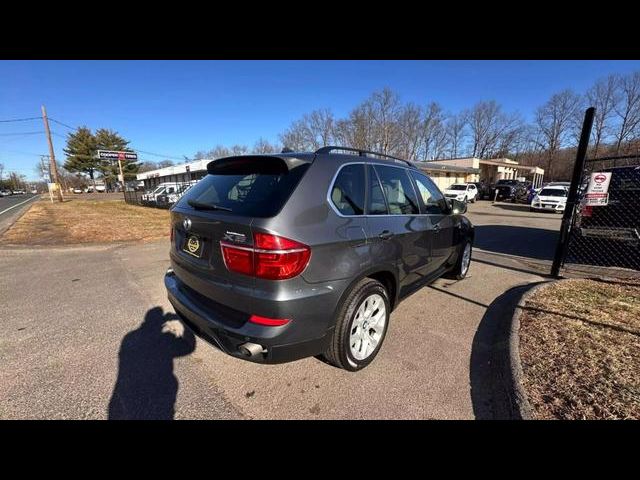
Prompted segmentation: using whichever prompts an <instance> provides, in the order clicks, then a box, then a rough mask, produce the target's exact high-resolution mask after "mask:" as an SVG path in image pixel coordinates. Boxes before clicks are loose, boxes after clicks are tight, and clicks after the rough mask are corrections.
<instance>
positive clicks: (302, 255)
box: [220, 233, 311, 280]
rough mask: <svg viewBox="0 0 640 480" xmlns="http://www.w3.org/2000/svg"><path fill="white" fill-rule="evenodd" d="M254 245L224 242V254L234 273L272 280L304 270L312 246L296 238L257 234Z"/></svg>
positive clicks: (222, 244)
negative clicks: (247, 245)
mask: <svg viewBox="0 0 640 480" xmlns="http://www.w3.org/2000/svg"><path fill="white" fill-rule="evenodd" d="M253 244H254V245H253V247H240V246H237V245H233V244H230V243H226V242H220V248H221V249H222V256H223V258H224V263H225V265H226V266H227V268H228V269H229V270H230V271H232V272H237V273H242V274H244V275H252V276H255V277H258V278H265V279H269V280H286V279H287V278H293V277H295V276H296V275H299V274H300V273H302V271H303V270H304V269H305V268H306V266H307V264H308V263H309V258H310V257H311V248H309V247H308V246H307V245H304V244H302V243H300V242H296V241H295V240H290V239H288V238H284V237H279V236H278V235H271V234H269V233H256V234H255V235H254V241H253Z"/></svg>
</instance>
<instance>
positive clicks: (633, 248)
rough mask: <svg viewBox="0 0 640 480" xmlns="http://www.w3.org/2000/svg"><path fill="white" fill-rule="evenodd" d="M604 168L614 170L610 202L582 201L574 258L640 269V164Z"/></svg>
mask: <svg viewBox="0 0 640 480" xmlns="http://www.w3.org/2000/svg"><path fill="white" fill-rule="evenodd" d="M601 171H602V172H611V173H612V175H611V181H610V183H609V190H608V193H609V199H608V204H607V205H606V206H587V205H584V202H583V201H581V203H582V205H581V208H580V209H579V210H578V215H577V218H576V224H575V226H576V228H575V232H576V233H575V234H576V236H577V241H578V242H579V243H578V247H576V248H573V249H571V255H573V256H574V258H573V259H572V261H574V262H576V263H584V264H591V263H595V264H596V265H603V266H615V267H623V268H631V269H635V270H640V208H638V207H639V206H640V165H638V166H629V167H613V168H606V169H603V170H601ZM584 180H585V181H584V182H583V184H584V183H586V182H587V180H588V176H587V177H586V178H585V179H584ZM584 190H586V189H582V193H584Z"/></svg>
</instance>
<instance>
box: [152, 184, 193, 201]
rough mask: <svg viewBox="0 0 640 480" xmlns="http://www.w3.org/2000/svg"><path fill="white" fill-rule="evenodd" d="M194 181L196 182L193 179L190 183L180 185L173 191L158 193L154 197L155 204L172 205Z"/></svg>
mask: <svg viewBox="0 0 640 480" xmlns="http://www.w3.org/2000/svg"><path fill="white" fill-rule="evenodd" d="M195 183H196V182H195V181H194V182H193V183H192V184H185V185H180V186H179V187H178V188H177V189H176V190H175V191H174V192H173V193H163V194H161V195H158V196H157V197H156V204H157V205H158V206H160V207H171V206H173V205H174V204H175V203H176V202H177V201H178V200H179V199H180V197H181V196H182V195H184V194H185V192H186V191H187V190H189V188H191V187H192V186H193V185H194V184H195Z"/></svg>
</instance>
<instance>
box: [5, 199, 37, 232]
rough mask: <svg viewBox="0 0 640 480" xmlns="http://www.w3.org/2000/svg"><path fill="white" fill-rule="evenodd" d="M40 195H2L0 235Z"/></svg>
mask: <svg viewBox="0 0 640 480" xmlns="http://www.w3.org/2000/svg"><path fill="white" fill-rule="evenodd" d="M37 198H40V195H32V194H30V193H29V194H25V195H11V196H9V197H0V235H2V234H3V233H4V232H5V230H7V229H8V228H9V227H10V226H11V225H13V223H14V222H15V221H16V219H18V218H19V217H20V215H22V214H23V213H24V212H25V211H26V210H27V209H28V208H29V206H30V205H31V203H32V202H33V201H35V200H36V199H37Z"/></svg>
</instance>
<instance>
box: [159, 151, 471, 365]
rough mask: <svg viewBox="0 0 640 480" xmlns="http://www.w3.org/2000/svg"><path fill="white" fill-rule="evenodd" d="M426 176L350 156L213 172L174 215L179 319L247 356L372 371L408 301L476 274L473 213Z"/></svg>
mask: <svg viewBox="0 0 640 480" xmlns="http://www.w3.org/2000/svg"><path fill="white" fill-rule="evenodd" d="M417 165H418V164H416V163H413V162H409V161H406V160H401V159H398V158H394V157H390V156H387V155H382V154H378V153H374V152H368V151H363V150H356V149H350V148H344V147H324V148H321V149H320V150H318V151H316V152H314V153H281V154H276V155H244V156H237V157H228V158H222V159H218V160H214V161H212V162H211V163H209V164H208V166H207V171H208V175H207V176H205V177H204V178H203V179H202V180H201V181H200V182H198V183H197V184H196V185H195V186H193V187H192V188H191V189H190V190H189V191H188V192H187V193H186V194H185V195H184V196H183V197H182V198H181V199H180V200H179V201H178V202H177V203H176V204H175V205H174V206H173V208H172V209H171V253H170V256H171V268H170V269H169V270H168V271H167V274H166V275H165V286H166V288H167V292H168V296H169V300H170V302H171V303H172V305H173V306H174V308H175V310H176V313H177V314H178V315H179V316H180V317H181V319H182V320H183V322H184V323H185V324H186V325H187V326H189V327H190V328H191V329H192V330H193V331H194V332H195V333H196V334H198V335H199V336H200V337H202V338H204V339H205V340H207V341H208V342H210V343H212V344H213V345H214V346H217V347H218V348H220V349H221V350H222V351H224V352H226V353H227V354H229V355H232V356H234V357H238V358H244V359H246V360H251V361H254V362H260V363H282V362H288V361H292V360H297V359H300V358H303V357H308V356H315V355H323V356H324V358H325V359H326V360H327V361H328V362H329V363H331V364H333V365H335V366H337V367H341V368H344V369H346V370H351V371H355V370H359V369H361V368H363V367H365V366H367V365H368V364H369V363H370V362H371V361H372V360H373V359H374V358H375V356H376V355H377V353H378V351H379V350H380V347H381V346H382V343H383V341H384V338H385V334H386V332H387V329H388V326H389V317H390V314H391V312H392V310H393V309H394V308H395V307H397V305H398V302H399V301H400V300H401V299H403V298H405V297H406V296H407V295H409V294H411V293H412V292H414V291H416V290H417V289H419V288H420V287H422V286H424V285H426V284H429V283H430V282H432V281H434V280H435V279H437V278H438V277H440V276H443V275H448V276H450V277H452V278H456V279H462V278H464V277H465V275H466V274H467V271H468V269H469V264H470V261H471V247H472V243H473V237H474V229H473V225H472V224H471V222H470V221H469V220H468V219H467V218H466V217H464V216H463V215H462V214H463V213H464V212H465V211H466V206H465V205H464V203H462V202H458V201H456V200H447V199H445V197H444V196H443V194H442V193H441V192H440V190H439V189H438V187H437V186H436V185H435V184H434V183H433V181H432V180H431V179H430V178H429V177H428V176H427V175H425V174H424V173H422V172H421V171H420V169H419V167H418V166H417Z"/></svg>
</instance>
